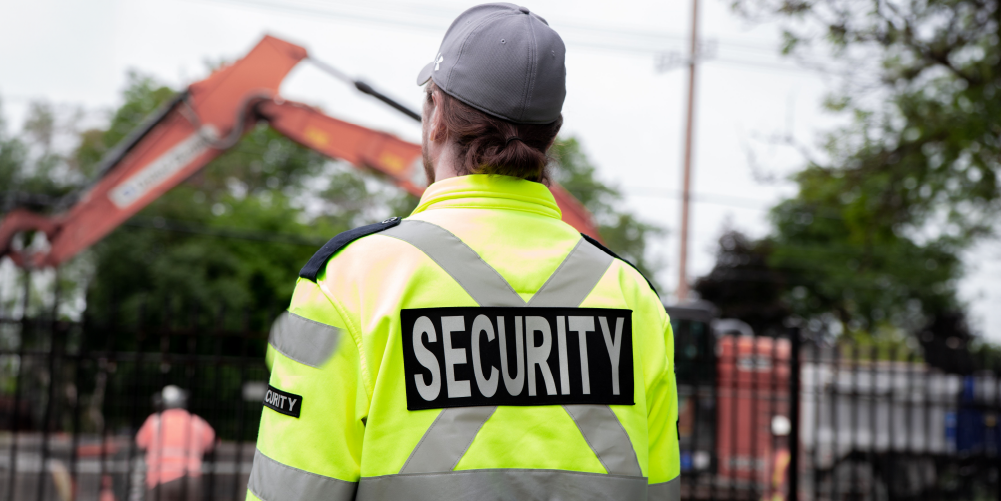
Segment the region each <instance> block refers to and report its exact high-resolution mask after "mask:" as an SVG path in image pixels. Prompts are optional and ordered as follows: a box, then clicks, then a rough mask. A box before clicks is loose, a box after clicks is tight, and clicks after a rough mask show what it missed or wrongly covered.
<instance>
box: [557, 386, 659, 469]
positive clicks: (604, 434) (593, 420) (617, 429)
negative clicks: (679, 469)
mask: <svg viewBox="0 0 1001 501" xmlns="http://www.w3.org/2000/svg"><path fill="white" fill-rule="evenodd" d="M563 408H564V409H566V411H567V414H570V417H571V418H572V419H573V420H574V422H575V423H577V428H580V433H581V434H582V435H584V439H585V440H587V445H590V446H591V450H593V451H594V454H595V455H596V456H598V460H599V461H601V464H603V465H604V466H605V469H606V470H608V473H612V474H616V475H632V476H637V477H639V476H642V475H643V471H642V470H640V462H639V459H638V458H637V457H636V451H635V450H633V443H632V441H631V440H629V434H627V433H626V430H625V428H623V427H622V423H620V422H619V418H618V417H616V416H615V413H614V412H612V409H611V407H609V406H607V405H583V404H581V405H564V406H563Z"/></svg>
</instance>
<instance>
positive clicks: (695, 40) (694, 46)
mask: <svg viewBox="0 0 1001 501" xmlns="http://www.w3.org/2000/svg"><path fill="white" fill-rule="evenodd" d="M698 52H699V0H692V39H691V43H690V45H689V47H688V116H687V117H686V118H685V165H684V174H683V180H682V195H681V250H680V252H679V253H678V292H677V295H678V302H683V301H685V300H686V299H688V220H689V206H690V205H691V204H690V202H691V185H692V133H693V127H692V122H693V121H694V118H695V66H696V64H697V58H698V56H699V54H698Z"/></svg>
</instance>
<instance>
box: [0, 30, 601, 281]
mask: <svg viewBox="0 0 1001 501" xmlns="http://www.w3.org/2000/svg"><path fill="white" fill-rule="evenodd" d="M306 57H307V53H306V49H304V48H302V47H299V46H297V45H294V44H291V43H288V42H285V41H283V40H280V39H277V38H274V37H271V36H265V37H264V39H263V40H261V41H260V43H258V44H257V45H256V46H255V47H254V48H253V49H252V50H251V51H250V53H248V54H247V55H246V56H245V57H244V58H243V59H241V60H239V61H237V62H235V63H233V64H231V65H228V66H224V67H222V68H220V69H219V70H217V71H215V72H214V73H213V74H212V75H210V76H209V77H208V78H206V79H205V80H202V81H200V82H196V83H194V84H192V85H190V86H189V87H188V89H187V90H186V91H184V92H182V93H181V94H179V95H178V96H176V97H175V98H174V99H172V100H171V101H170V102H168V103H167V104H165V105H164V106H163V107H162V108H161V109H160V110H159V111H158V112H157V113H155V114H154V115H153V117H151V119H150V120H149V121H148V122H147V123H146V124H144V125H143V126H142V127H140V128H138V129H137V130H136V131H134V132H133V134H131V135H130V136H129V137H127V138H126V139H125V140H123V141H122V143H121V144H120V145H119V146H117V147H116V148H115V149H114V150H112V151H111V152H110V153H109V154H108V155H106V156H105V158H104V159H103V160H102V164H101V165H100V166H99V169H98V170H99V172H100V177H99V178H98V180H97V181H96V182H95V183H94V184H92V185H91V186H90V187H88V188H87V189H86V190H85V191H83V192H82V194H81V195H80V196H79V199H78V200H77V201H76V203H75V204H74V205H72V206H71V207H70V208H69V209H68V210H66V211H65V212H63V213H59V214H55V215H53V216H49V217H46V216H41V215H39V214H35V213H32V212H29V211H26V210H23V209H15V210H13V211H11V212H10V213H8V214H7V216H6V218H4V220H3V221H2V222H0V256H3V255H8V256H10V257H11V258H12V259H13V260H14V262H15V263H16V264H18V265H19V266H30V267H45V266H58V265H59V264H60V263H63V262H65V261H67V260H68V259H70V258H72V257H73V256H74V255H76V254H77V253H79V252H80V251H82V250H84V249H86V248H87V247H89V246H91V245H93V244H94V243H95V242H97V241H98V240H100V239H101V238H103V237H104V236H105V235H107V234H108V233H110V232H111V231H112V230H114V229H115V228H116V227H118V226H119V225H120V224H122V223H123V222H125V221H126V220H127V219H128V218H130V217H131V216H133V215H134V214H135V213H137V212H139V211H140V210H141V209H142V208H143V207H146V206H147V205H149V204H150V203H151V202H152V201H153V200H156V199H157V198H158V197H160V196H161V195H163V194H164V193H165V192H167V190H169V189H171V188H173V187H174V186H177V185H178V184H180V183H181V182H182V181H184V180H185V179H188V178H189V177H191V176H192V175H193V174H194V173H196V172H197V171H198V170H200V169H201V168H202V167H204V166H205V165H206V164H207V163H209V162H210V161H211V160H212V159H214V158H216V157H217V156H219V155H221V154H222V153H223V152H225V151H226V150H227V149H229V148H231V147H233V146H234V145H236V143H237V142H238V141H239V140H240V138H241V137H242V136H243V134H244V132H245V131H246V130H248V129H249V126H250V125H252V124H254V123H256V122H258V121H260V120H266V121H267V122H269V123H270V125H271V126H272V127H273V128H274V129H276V130H277V131H279V132H281V133H282V134H284V135H286V136H288V137H289V138H290V139H292V140H294V141H296V142H298V143H299V144H302V145H303V146H306V147H308V148H311V149H313V150H315V151H317V152H320V153H322V154H324V155H326V156H329V157H331V158H336V159H342V160H345V161H347V162H349V163H351V164H353V165H355V166H356V167H359V168H361V169H372V170H374V171H377V172H379V173H381V174H383V175H384V176H385V177H386V178H387V179H389V180H390V181H391V182H393V183H395V184H396V185H398V186H400V187H401V188H403V189H405V190H407V191H408V192H410V193H412V194H414V195H417V196H420V195H421V193H423V191H424V184H425V180H424V173H423V169H422V168H421V166H420V156H421V148H420V146H419V145H416V144H413V143H409V142H406V141H403V140H401V139H399V138H397V137H395V136H392V135H390V134H386V133H384V132H378V131H374V130H372V129H368V128H365V127H362V126H359V125H355V124H351V123H347V122H344V121H342V120H338V119H336V118H333V117H330V116H328V115H325V114H324V113H322V112H321V111H319V110H318V109H316V108H313V107H310V106H308V105H304V104H301V103H296V102H292V101H286V100H284V99H282V98H281V97H280V96H279V95H278V87H279V86H280V85H281V82H282V80H283V79H284V78H285V76H286V75H287V74H288V72H289V71H290V70H291V69H292V68H293V67H294V66H295V65H296V64H298V63H299V62H300V61H302V60H303V59H305V58H306ZM356 86H358V88H359V89H360V90H362V91H363V92H367V93H369V94H372V95H374V96H375V97H377V98H379V99H381V100H383V101H386V102H389V103H390V104H391V105H393V106H394V107H396V108H397V109H401V110H402V109H404V108H403V107H401V106H400V105H398V104H396V103H393V102H391V100H389V99H388V98H386V97H385V96H383V95H381V94H378V93H377V92H375V91H374V90H372V89H371V87H369V86H367V85H365V84H361V83H357V82H356ZM366 89H367V90H366ZM404 111H406V110H404ZM407 114H408V115H409V116H411V117H415V116H417V115H416V113H414V112H412V111H411V112H407ZM552 191H553V195H554V196H555V198H556V201H557V204H558V205H559V206H560V209H561V210H562V211H563V219H564V220H565V221H566V222H568V223H569V224H571V225H573V226H574V227H575V228H577V229H578V230H579V231H581V232H583V233H587V234H589V235H591V236H593V237H595V238H598V234H597V229H596V227H595V226H594V223H593V222H592V220H591V217H590V214H589V213H588V211H587V209H585V208H584V207H583V205H581V204H580V202H578V201H577V200H576V199H574V198H573V196H572V195H570V194H569V193H568V192H566V190H564V189H562V188H560V187H558V186H553V187H552ZM32 230H35V231H42V232H44V233H45V234H46V235H47V236H48V239H49V243H50V248H49V250H48V252H45V253H36V254H32V255H25V254H23V253H22V252H20V251H15V250H13V249H12V248H11V243H12V241H13V238H14V236H15V235H16V234H17V233H20V232H24V231H32Z"/></svg>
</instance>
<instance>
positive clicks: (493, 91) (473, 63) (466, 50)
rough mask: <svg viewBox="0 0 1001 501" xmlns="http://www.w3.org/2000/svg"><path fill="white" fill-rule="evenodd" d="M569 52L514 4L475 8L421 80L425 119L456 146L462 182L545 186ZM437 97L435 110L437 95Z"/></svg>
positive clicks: (545, 25) (544, 25)
mask: <svg viewBox="0 0 1001 501" xmlns="http://www.w3.org/2000/svg"><path fill="white" fill-rule="evenodd" d="M565 56H566V47H565V46H564V44H563V40H562V39H561V38H560V36H559V34H557V33H556V31H554V30H553V29H552V28H550V27H549V23H548V22H546V20H545V19H543V18H542V17H540V16H538V15H537V14H535V13H532V12H531V11H529V9H527V8H525V7H519V6H517V5H514V4H510V3H491V4H483V5H478V6H475V7H472V8H470V9H468V10H466V11H465V12H463V13H462V14H461V15H459V17H458V18H456V20H455V21H454V22H453V23H452V25H451V26H450V27H449V29H448V32H446V34H445V38H444V39H443V40H442V43H441V47H440V48H439V51H438V54H436V55H435V58H434V59H433V60H432V61H431V62H430V63H428V64H427V65H426V66H425V67H424V69H423V70H422V71H421V72H420V74H419V75H418V77H417V84H418V85H424V84H427V101H426V104H425V110H424V111H425V115H424V116H425V119H427V117H429V116H431V112H434V113H438V114H440V115H439V119H438V120H437V122H436V123H437V129H438V130H436V131H434V132H435V136H436V137H442V138H445V140H447V141H449V142H451V143H452V144H454V145H455V147H456V148H455V154H456V156H457V157H458V158H457V159H456V160H457V162H456V170H457V172H456V173H457V174H458V175H466V174H502V175H508V176H516V177H520V178H523V179H528V180H531V181H537V182H543V183H545V182H547V181H548V175H547V172H546V164H547V163H548V158H547V157H546V151H547V150H548V149H549V147H550V146H551V145H552V143H553V140H555V138H556V134H557V133H558V132H559V130H560V127H561V126H562V125H563V115H562V109H563V101H564V99H565V97H566V64H565ZM436 93H437V94H439V100H438V102H439V106H440V108H441V109H434V108H433V107H434V101H433V98H432V96H433V95H435V94H436Z"/></svg>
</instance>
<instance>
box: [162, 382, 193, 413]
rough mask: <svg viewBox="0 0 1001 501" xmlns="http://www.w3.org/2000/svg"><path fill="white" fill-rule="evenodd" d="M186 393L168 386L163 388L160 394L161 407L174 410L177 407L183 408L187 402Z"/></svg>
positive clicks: (170, 385)
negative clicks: (161, 398)
mask: <svg viewBox="0 0 1001 501" xmlns="http://www.w3.org/2000/svg"><path fill="white" fill-rule="evenodd" d="M187 393H188V392H186V391H184V390H182V389H180V388H178V387H177V386H174V385H172V384H168V385H167V386H164V387H163V391H162V392H161V393H160V394H161V396H162V397H163V406H164V407H165V408H167V409H175V408H178V407H184V404H185V403H186V401H187V400H188V394H187Z"/></svg>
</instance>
